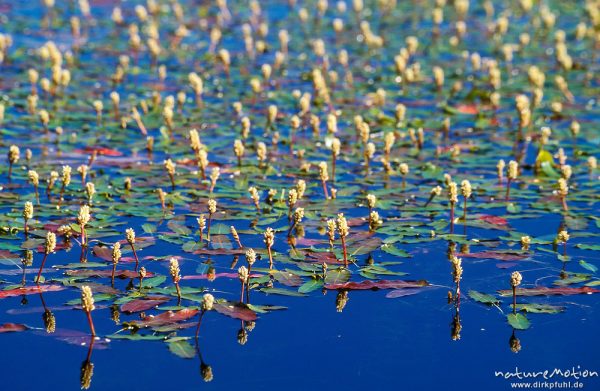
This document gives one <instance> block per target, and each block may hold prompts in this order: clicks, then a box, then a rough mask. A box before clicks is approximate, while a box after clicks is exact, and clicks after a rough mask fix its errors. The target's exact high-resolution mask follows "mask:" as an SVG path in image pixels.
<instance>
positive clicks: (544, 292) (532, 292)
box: [498, 286, 600, 296]
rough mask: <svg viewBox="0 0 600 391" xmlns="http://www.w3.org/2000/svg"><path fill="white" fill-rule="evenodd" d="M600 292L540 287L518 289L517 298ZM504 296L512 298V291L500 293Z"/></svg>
mask: <svg viewBox="0 0 600 391" xmlns="http://www.w3.org/2000/svg"><path fill="white" fill-rule="evenodd" d="M598 292H600V290H598V289H594V288H591V287H589V286H582V287H578V288H571V287H561V288H548V287H545V286H540V287H537V288H517V291H516V293H517V296H558V295H560V296H568V295H580V294H592V293H598ZM498 293H500V295H502V296H512V289H504V290H500V291H498Z"/></svg>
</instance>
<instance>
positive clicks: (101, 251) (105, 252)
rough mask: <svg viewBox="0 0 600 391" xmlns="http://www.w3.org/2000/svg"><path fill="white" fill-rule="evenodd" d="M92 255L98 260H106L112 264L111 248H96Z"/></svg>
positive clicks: (93, 249)
mask: <svg viewBox="0 0 600 391" xmlns="http://www.w3.org/2000/svg"><path fill="white" fill-rule="evenodd" d="M92 253H93V254H94V255H95V256H97V257H98V258H101V259H104V260H105V261H108V262H112V249H111V248H110V247H104V246H103V247H100V246H94V247H93V248H92Z"/></svg>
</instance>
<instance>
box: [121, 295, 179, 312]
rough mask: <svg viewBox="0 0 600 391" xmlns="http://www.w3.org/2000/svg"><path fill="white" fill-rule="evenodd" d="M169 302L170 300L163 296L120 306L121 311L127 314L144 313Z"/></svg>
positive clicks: (149, 297) (137, 300)
mask: <svg viewBox="0 0 600 391" xmlns="http://www.w3.org/2000/svg"><path fill="white" fill-rule="evenodd" d="M169 300H170V298H169V297H165V296H148V297H146V298H143V299H136V300H132V301H130V302H127V303H125V304H123V305H122V306H121V311H123V312H129V313H131V312H140V311H146V310H149V309H151V308H154V307H156V306H158V305H161V304H163V303H164V302H167V301H169Z"/></svg>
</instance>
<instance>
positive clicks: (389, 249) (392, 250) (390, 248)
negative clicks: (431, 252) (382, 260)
mask: <svg viewBox="0 0 600 391" xmlns="http://www.w3.org/2000/svg"><path fill="white" fill-rule="evenodd" d="M381 249H382V250H383V251H385V252H386V253H388V254H392V255H395V256H397V257H403V258H410V257H411V255H410V254H409V253H408V252H406V251H405V250H402V249H400V248H397V247H396V246H394V245H393V244H384V245H382V246H381Z"/></svg>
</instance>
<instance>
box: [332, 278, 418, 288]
mask: <svg viewBox="0 0 600 391" xmlns="http://www.w3.org/2000/svg"><path fill="white" fill-rule="evenodd" d="M427 285H429V284H428V283H427V281H425V280H419V281H402V280H396V281H391V280H381V281H371V280H365V281H361V282H354V281H351V282H346V283H344V284H328V285H325V289H350V290H365V289H402V288H421V287H424V286H427Z"/></svg>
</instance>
